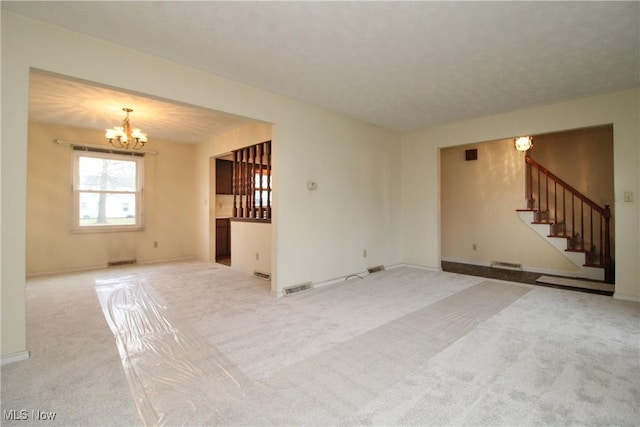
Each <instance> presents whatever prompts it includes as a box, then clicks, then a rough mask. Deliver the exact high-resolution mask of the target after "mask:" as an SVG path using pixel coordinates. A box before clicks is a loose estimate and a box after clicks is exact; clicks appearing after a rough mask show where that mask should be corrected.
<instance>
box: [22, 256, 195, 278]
mask: <svg viewBox="0 0 640 427" xmlns="http://www.w3.org/2000/svg"><path fill="white" fill-rule="evenodd" d="M194 259H195V257H192V256H190V257H179V258H163V259H157V260H148V261H144V260H136V263H135V264H125V265H122V266H120V267H131V266H135V265H150V264H163V263H170V262H180V261H190V260H194ZM106 268H112V267H109V266H108V265H107V264H100V265H90V266H87V267H78V268H66V269H63V270H52V271H43V272H39V273H27V275H26V277H27V279H30V278H35V277H42V276H55V275H58V274H72V273H83V272H87V271H95V270H102V269H106Z"/></svg>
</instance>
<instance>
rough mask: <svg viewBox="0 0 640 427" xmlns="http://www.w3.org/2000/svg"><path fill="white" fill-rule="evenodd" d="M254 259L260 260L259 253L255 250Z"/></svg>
mask: <svg viewBox="0 0 640 427" xmlns="http://www.w3.org/2000/svg"><path fill="white" fill-rule="evenodd" d="M256 261H260V253H259V252H256Z"/></svg>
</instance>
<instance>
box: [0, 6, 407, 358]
mask: <svg viewBox="0 0 640 427" xmlns="http://www.w3.org/2000/svg"><path fill="white" fill-rule="evenodd" d="M1 31H2V39H1V42H2V50H1V54H2V129H1V136H2V155H1V161H2V165H1V166H2V169H1V174H2V175H1V185H2V218H1V221H2V237H1V242H2V246H1V249H0V250H1V253H2V272H1V274H2V349H1V353H2V355H3V356H5V355H9V354H14V353H20V352H23V351H25V349H26V343H25V294H24V292H25V255H24V254H25V206H26V164H27V124H28V79H29V68H30V67H33V68H37V69H41V70H45V71H49V72H54V73H59V74H62V75H66V76H71V77H74V78H79V79H84V80H87V81H91V82H97V83H100V84H103V85H107V86H113V87H116V88H122V89H125V90H131V91H135V92H139V93H143V94H149V95H153V96H157V97H161V98H165V99H171V100H176V101H179V102H183V103H187V104H192V105H196V106H201V107H205V108H211V109H214V110H219V111H225V112H230V113H233V114H237V115H240V116H244V117H249V118H255V119H259V120H262V121H265V122H269V123H274V124H275V126H274V132H273V135H272V141H273V151H274V159H273V160H274V171H275V172H274V184H273V185H274V194H273V196H274V200H273V203H274V215H273V222H272V229H273V231H272V235H273V236H275V238H274V239H273V241H272V247H273V248H275V250H274V251H273V252H272V257H273V261H272V266H273V267H275V268H274V269H273V270H272V274H273V277H272V280H273V281H274V283H275V286H276V288H277V289H282V288H283V287H286V286H291V285H294V284H297V283H300V282H304V281H308V280H311V281H314V282H317V281H323V280H328V279H331V278H335V277H340V276H343V275H347V274H349V273H352V272H353V271H360V270H361V269H362V268H363V267H365V266H366V265H370V264H393V263H398V262H400V261H401V244H400V241H401V240H400V239H401V237H400V168H399V166H400V163H399V162H400V147H399V146H398V140H399V137H398V135H397V134H394V133H392V132H387V131H384V130H382V129H380V128H377V127H375V126H372V125H369V124H366V123H363V122H360V121H356V120H352V119H348V118H345V117H343V116H340V115H338V114H336V113H332V112H329V111H326V110H322V109H319V108H315V107H312V106H309V105H306V104H304V103H301V102H297V101H294V100H291V99H288V98H286V97H283V96H280V95H276V94H273V93H269V92H266V91H262V90H258V89H254V88H251V87H249V86H246V85H243V84H239V83H235V82H232V81H229V80H226V79H222V78H219V77H216V76H213V75H211V74H208V73H205V72H202V71H199V70H196V69H191V68H188V67H185V66H182V65H179V64H176V63H172V62H170V61H166V60H163V59H160V58H158V57H153V56H151V55H147V54H143V53H140V52H136V51H133V50H130V49H126V48H123V47H121V46H117V45H114V44H111V43H107V42H104V41H101V40H98V39H95V38H91V37H86V36H83V35H80V34H77V33H73V32H70V31H66V30H63V29H60V28H57V27H54V26H51V25H48V24H43V23H40V22H38V21H35V20H32V19H29V18H24V17H21V16H19V15H16V14H13V13H9V12H6V11H3V12H2V27H1ZM122 64H127V66H126V67H122V66H121V65H122ZM205 142H206V141H205ZM196 156H197V159H196V180H197V183H196V193H197V194H196V198H197V200H196V206H200V209H199V210H198V212H200V213H197V218H196V222H197V224H196V233H199V232H202V231H204V230H206V232H207V233H206V234H207V236H208V221H209V215H208V210H209V207H208V206H206V208H205V207H204V200H208V198H209V196H208V194H209V189H208V186H209V184H208V183H209V169H208V167H209V157H208V156H206V157H205V158H204V159H202V158H199V157H198V156H200V152H199V150H198V152H197V154H196ZM202 177H204V183H203V181H202ZM308 179H316V180H318V182H319V189H318V190H317V191H316V192H314V193H309V191H308V190H307V189H306V182H307V180H308ZM205 211H206V213H205V214H202V213H203V212H205ZM205 240H206V239H205ZM203 243H204V244H203ZM365 248H366V249H368V252H369V257H368V258H366V259H365V258H363V257H362V250H363V249H365ZM208 251H209V244H208V241H206V242H203V241H199V242H197V243H196V253H197V254H199V256H201V255H202V257H203V258H205V259H208ZM205 255H206V256H205Z"/></svg>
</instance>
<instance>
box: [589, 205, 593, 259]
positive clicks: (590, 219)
mask: <svg viewBox="0 0 640 427" xmlns="http://www.w3.org/2000/svg"><path fill="white" fill-rule="evenodd" d="M589 212H590V217H589V242H591V246H592V247H591V248H588V250H589V252H591V249H593V208H591V209H590V210H589Z"/></svg>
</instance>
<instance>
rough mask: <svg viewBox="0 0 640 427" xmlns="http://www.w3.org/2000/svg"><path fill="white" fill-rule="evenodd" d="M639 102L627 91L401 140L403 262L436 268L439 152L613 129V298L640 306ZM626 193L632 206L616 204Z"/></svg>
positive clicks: (455, 125) (638, 96) (451, 126)
mask: <svg viewBox="0 0 640 427" xmlns="http://www.w3.org/2000/svg"><path fill="white" fill-rule="evenodd" d="M639 101H640V90H639V89H633V90H628V91H623V92H616V93H611V94H606V95H601V96H594V97H589V98H583V99H577V100H573V101H568V102H562V103H556V104H551V105H546V106H540V107H535V108H530V109H526V110H521V111H514V112H510V113H505V114H498V115H494V116H488V117H483V118H478V119H473V120H466V121H461V122H456V123H450V124H446V125H442V126H437V127H433V128H429V129H425V130H422V131H418V132H412V133H409V134H406V135H404V136H403V138H402V141H403V142H402V171H403V175H402V208H403V230H404V231H403V237H404V239H403V241H404V260H405V262H407V263H410V264H417V265H422V266H426V267H431V268H440V259H441V249H440V248H441V236H440V200H441V195H440V179H439V154H438V149H439V148H441V147H451V146H456V145H464V144H470V143H474V142H477V141H492V140H498V139H505V138H512V137H514V136H518V135H532V134H542V133H548V132H556V131H562V130H567V129H578V128H584V127H589V126H598V125H604V124H608V123H613V137H614V142H613V150H614V154H613V155H614V187H615V212H616V248H615V252H616V291H615V296H616V297H617V298H621V299H633V300H640V280H639V268H638V266H639V265H640V247H639V246H640V243H639V242H640V226H639V225H640V224H639V223H640V221H639V213H640V209H639V207H638V203H639V200H640V194H639V190H640V173H639V164H640V129H639V126H640V125H639V123H640V102H639ZM625 191H631V192H633V194H634V196H635V198H634V202H632V203H624V202H623V193H624V192H625Z"/></svg>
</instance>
